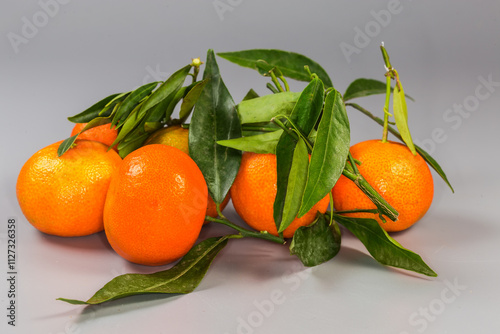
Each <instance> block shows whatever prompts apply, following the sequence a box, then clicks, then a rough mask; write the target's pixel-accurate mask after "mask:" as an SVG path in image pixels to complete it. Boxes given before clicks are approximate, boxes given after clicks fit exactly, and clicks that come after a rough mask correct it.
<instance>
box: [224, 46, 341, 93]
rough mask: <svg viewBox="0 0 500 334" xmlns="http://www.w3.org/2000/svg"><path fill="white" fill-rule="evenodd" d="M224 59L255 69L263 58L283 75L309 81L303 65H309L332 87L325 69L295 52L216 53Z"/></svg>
mask: <svg viewBox="0 0 500 334" xmlns="http://www.w3.org/2000/svg"><path fill="white" fill-rule="evenodd" d="M217 55H218V56H219V57H222V58H224V59H226V60H229V61H231V62H233V63H235V64H238V65H240V66H243V67H249V68H252V69H257V67H256V63H257V61H258V60H265V61H266V62H267V63H269V64H270V65H272V66H277V67H279V68H280V70H281V72H282V73H283V75H284V76H286V77H289V78H292V79H295V80H300V81H309V80H311V77H310V76H309V74H308V73H307V72H306V71H305V70H304V66H306V65H307V66H309V69H310V70H311V72H312V73H316V74H317V75H318V76H319V78H320V79H321V80H322V81H323V82H324V84H325V85H326V86H327V87H332V86H333V85H332V81H331V80H330V77H329V76H328V74H327V73H326V71H325V70H324V69H323V68H322V67H321V65H319V64H318V63H317V62H315V61H314V60H312V59H309V58H307V57H306V56H303V55H301V54H298V53H295V52H288V51H283V50H276V49H252V50H243V51H236V52H220V53H218V54H217Z"/></svg>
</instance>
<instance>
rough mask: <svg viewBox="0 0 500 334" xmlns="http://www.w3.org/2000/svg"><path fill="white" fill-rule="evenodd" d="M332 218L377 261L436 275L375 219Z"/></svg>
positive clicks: (338, 216) (336, 216) (339, 216)
mask: <svg viewBox="0 0 500 334" xmlns="http://www.w3.org/2000/svg"><path fill="white" fill-rule="evenodd" d="M333 219H334V220H335V221H337V222H338V223H339V224H341V225H343V226H344V227H345V228H347V229H348V230H349V231H351V233H352V234H354V235H355V236H356V237H357V238H358V239H359V240H360V241H361V242H362V243H363V245H365V247H366V249H367V250H368V252H369V253H370V254H371V255H372V256H373V258H374V259H375V260H377V261H378V262H379V263H381V264H383V265H386V266H392V267H396V268H402V269H406V270H411V271H414V272H416V273H420V274H424V275H427V276H432V277H436V276H437V274H436V273H435V272H434V271H433V270H432V269H431V268H430V267H429V266H428V265H427V264H426V263H425V262H424V261H423V260H422V258H421V257H420V255H418V254H416V253H414V252H412V251H410V250H408V249H406V248H404V247H403V246H401V245H400V244H399V243H398V242H397V241H396V240H394V239H393V238H391V237H390V236H389V234H387V232H386V231H385V230H384V229H383V228H382V227H380V225H379V224H378V222H377V221H376V220H374V219H368V218H350V217H344V216H341V215H337V214H333Z"/></svg>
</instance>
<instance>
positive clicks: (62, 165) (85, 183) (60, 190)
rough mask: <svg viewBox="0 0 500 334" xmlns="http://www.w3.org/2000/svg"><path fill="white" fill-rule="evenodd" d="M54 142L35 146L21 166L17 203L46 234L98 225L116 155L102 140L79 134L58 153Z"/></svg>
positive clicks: (87, 230) (69, 233) (82, 231)
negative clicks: (90, 139) (81, 138)
mask: <svg viewBox="0 0 500 334" xmlns="http://www.w3.org/2000/svg"><path fill="white" fill-rule="evenodd" d="M60 143H61V142H58V143H55V144H52V145H49V146H47V147H45V148H43V149H41V150H39V151H38V152H36V153H35V154H34V155H33V156H32V157H31V158H29V159H28V161H26V163H25V164H24V166H23V167H22V168H21V171H20V173H19V177H18V179H17V184H16V192H17V199H18V202H19V206H20V207H21V210H22V211H23V214H24V215H25V216H26V219H27V220H28V221H29V222H30V223H31V224H32V225H33V226H34V227H36V228H37V229H38V230H40V231H42V232H44V233H47V234H53V235H57V236H63V237H74V236H84V235H89V234H92V233H96V232H99V231H102V230H103V227H104V226H103V210H104V202H105V200H106V193H107V190H108V187H109V183H110V180H111V177H112V175H113V174H114V173H115V172H116V171H117V170H118V166H119V165H120V163H121V158H120V157H119V156H118V154H117V153H116V152H115V151H109V152H108V148H107V147H106V145H104V144H102V143H99V142H96V141H89V140H79V139H78V140H76V142H75V145H74V147H73V148H71V149H69V150H68V151H67V152H66V153H64V154H63V155H62V156H61V157H58V156H57V149H58V147H59V144H60Z"/></svg>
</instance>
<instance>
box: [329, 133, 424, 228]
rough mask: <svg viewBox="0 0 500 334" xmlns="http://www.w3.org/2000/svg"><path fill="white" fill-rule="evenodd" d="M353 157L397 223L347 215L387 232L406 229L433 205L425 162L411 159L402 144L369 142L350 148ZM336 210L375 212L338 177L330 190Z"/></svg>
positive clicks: (369, 215) (351, 186) (365, 216)
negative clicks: (370, 221)
mask: <svg viewBox="0 0 500 334" xmlns="http://www.w3.org/2000/svg"><path fill="white" fill-rule="evenodd" d="M350 152H351V154H352V156H353V157H354V158H355V159H357V160H359V161H361V165H359V166H358V169H359V171H360V172H361V174H362V175H363V176H364V177H365V179H366V180H367V181H368V183H370V184H371V185H372V186H373V187H374V188H375V190H377V191H378V192H379V194H380V195H382V197H383V198H384V199H385V200H386V201H387V202H389V204H391V205H392V206H393V207H394V208H395V209H396V210H397V211H398V212H399V217H398V220H397V221H395V222H393V221H391V220H390V219H389V218H387V217H384V218H386V222H385V223H384V222H382V220H381V219H380V218H379V217H378V215H377V214H371V213H353V214H346V215H347V216H351V217H360V218H373V219H376V220H377V221H378V222H379V224H380V226H382V228H384V229H385V230H386V231H387V232H397V231H402V230H405V229H407V228H408V227H410V226H412V225H413V224H415V223H416V222H417V221H418V220H419V219H420V218H422V217H423V216H424V215H425V213H426V212H427V210H428V209H429V207H430V206H431V203H432V198H433V195H434V183H433V180H432V174H431V172H430V170H429V167H428V166H427V164H426V162H425V160H424V159H423V158H422V157H421V156H420V155H418V154H417V155H416V156H415V155H413V154H412V153H411V151H410V150H409V149H408V147H406V146H405V145H403V144H399V143H396V142H391V141H388V142H386V143H382V142H381V141H380V140H368V141H364V142H360V143H358V144H356V145H354V146H352V147H351V149H350ZM332 194H333V203H334V206H335V209H336V210H341V211H344V210H355V209H375V208H376V207H375V205H374V204H373V203H372V202H371V201H370V200H369V199H368V197H367V196H366V195H365V194H364V193H363V192H362V191H361V190H359V189H358V187H357V186H356V185H355V184H354V183H353V182H351V181H350V180H348V179H347V178H346V177H345V176H341V177H340V179H339V180H338V181H337V184H336V185H335V187H334V188H333V190H332Z"/></svg>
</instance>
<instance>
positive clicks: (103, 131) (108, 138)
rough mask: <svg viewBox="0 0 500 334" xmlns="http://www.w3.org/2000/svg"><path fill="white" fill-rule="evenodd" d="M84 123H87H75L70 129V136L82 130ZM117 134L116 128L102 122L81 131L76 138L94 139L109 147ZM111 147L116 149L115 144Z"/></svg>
mask: <svg viewBox="0 0 500 334" xmlns="http://www.w3.org/2000/svg"><path fill="white" fill-rule="evenodd" d="M86 125H87V123H76V124H75V126H74V127H73V130H72V131H71V136H74V135H76V134H77V133H78V132H80V131H82V130H83V128H84V127H85V126H86ZM117 136H118V130H117V129H116V128H111V125H110V124H103V125H99V126H96V127H94V128H92V129H88V130H86V131H84V132H82V133H81V134H80V135H79V136H78V139H87V140H95V141H98V142H101V143H103V144H105V145H106V146H108V147H109V146H111V144H113V142H114V141H115V139H116V137H117ZM113 149H114V150H116V146H115V147H113Z"/></svg>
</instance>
